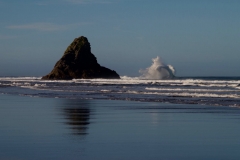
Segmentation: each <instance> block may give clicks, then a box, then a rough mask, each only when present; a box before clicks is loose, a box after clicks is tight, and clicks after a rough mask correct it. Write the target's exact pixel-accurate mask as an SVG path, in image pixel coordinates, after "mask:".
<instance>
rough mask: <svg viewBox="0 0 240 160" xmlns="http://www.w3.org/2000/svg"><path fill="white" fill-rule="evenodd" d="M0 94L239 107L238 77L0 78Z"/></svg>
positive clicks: (239, 87)
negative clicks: (168, 78)
mask: <svg viewBox="0 0 240 160" xmlns="http://www.w3.org/2000/svg"><path fill="white" fill-rule="evenodd" d="M0 93H1V94H13V95H25V96H31V97H52V98H70V99H105V100H130V101H142V102H163V103H176V104H202V105H214V106H229V107H240V77H183V78H174V79H170V80H154V79H152V80H151V79H144V78H141V77H140V78H139V77H127V76H122V77H121V79H110V80H109V79H73V80H67V81H65V80H41V77H0Z"/></svg>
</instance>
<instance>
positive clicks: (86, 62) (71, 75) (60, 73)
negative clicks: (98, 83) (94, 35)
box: [42, 36, 120, 80]
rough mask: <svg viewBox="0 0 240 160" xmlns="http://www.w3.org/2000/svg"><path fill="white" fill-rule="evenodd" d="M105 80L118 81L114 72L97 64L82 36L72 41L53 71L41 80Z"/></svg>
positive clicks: (88, 44)
mask: <svg viewBox="0 0 240 160" xmlns="http://www.w3.org/2000/svg"><path fill="white" fill-rule="evenodd" d="M81 78H84V79H91V78H106V79H119V78H120V76H119V75H118V74H117V73H116V72H115V71H114V70H110V69H108V68H106V67H103V66H101V65H99V64H98V62H97V58H96V57H95V56H94V55H93V54H92V53H91V47H90V43H89V42H88V39H87V38H86V37H84V36H81V37H79V38H76V39H74V41H73V42H72V43H71V44H70V45H69V46H68V47H67V49H66V51H65V52H64V54H63V56H62V58H61V59H60V60H59V61H58V62H57V63H56V64H55V66H54V68H53V70H52V71H51V72H50V73H49V74H48V75H46V76H43V77H42V79H50V80H51V79H52V80H58V79H59V80H60V79H62V80H69V79H81Z"/></svg>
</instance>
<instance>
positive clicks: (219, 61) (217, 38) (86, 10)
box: [0, 0, 240, 76]
mask: <svg viewBox="0 0 240 160" xmlns="http://www.w3.org/2000/svg"><path fill="white" fill-rule="evenodd" d="M239 16H240V1H239V0H24V1H19V0H11V1H9V0H0V19H1V21H0V76H42V75H45V74H47V73H49V72H50V71H51V70H52V68H53V66H54V65H55V63H56V62H57V60H59V59H60V58H61V56H62V55H63V53H64V51H65V49H66V48H67V46H68V45H69V44H70V43H71V42H72V41H73V39H74V38H76V37H79V36H81V35H83V36H86V37H87V38H88V40H89V42H90V43H91V47H92V53H93V54H95V56H96V57H97V59H98V62H99V63H100V64H101V65H103V66H105V67H108V68H110V69H114V70H116V71H117V72H118V73H119V74H120V75H128V76H138V75H139V73H138V71H139V69H144V68H146V67H148V66H150V65H151V63H152V61H151V59H152V58H154V57H156V56H160V57H161V58H162V59H163V60H164V62H165V63H166V64H171V65H173V66H174V67H175V68H176V70H177V76H240V63H239V60H240V18H239Z"/></svg>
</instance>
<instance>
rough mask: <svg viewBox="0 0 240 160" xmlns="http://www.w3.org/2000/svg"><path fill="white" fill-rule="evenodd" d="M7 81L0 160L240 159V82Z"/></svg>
mask: <svg viewBox="0 0 240 160" xmlns="http://www.w3.org/2000/svg"><path fill="white" fill-rule="evenodd" d="M121 78H122V79H120V80H106V79H73V80H70V81H64V80H61V81H60V80H58V81H46V80H41V79H40V77H1V78H0V160H23V159H24V160H32V159H34V160H41V159H44V160H48V159H49V160H50V159H51V160H53V159H57V160H65V159H71V160H77V159H81V160H91V159H94V160H95V159H96V160H102V159H106V160H112V159H114V160H118V159H119V160H120V159H126V160H127V159H129V160H145V159H149V160H159V159H160V160H169V159H170V160H178V159H194V160H201V159H205V160H212V159H231V160H238V159H240V153H239V148H240V136H239V135H240V118H239V117H240V108H239V106H240V105H239V104H240V103H239V100H240V99H239V96H240V94H239V84H240V78H238V77H184V78H176V79H172V80H146V79H140V78H137V77H121Z"/></svg>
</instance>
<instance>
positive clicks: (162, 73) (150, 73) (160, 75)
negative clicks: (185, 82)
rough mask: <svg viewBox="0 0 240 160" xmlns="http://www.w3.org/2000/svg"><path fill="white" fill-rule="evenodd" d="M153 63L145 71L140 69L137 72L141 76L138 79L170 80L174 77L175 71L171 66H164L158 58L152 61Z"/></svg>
mask: <svg viewBox="0 0 240 160" xmlns="http://www.w3.org/2000/svg"><path fill="white" fill-rule="evenodd" d="M152 61H153V63H152V65H151V66H150V67H148V68H146V69H143V70H142V69H141V70H139V72H140V73H141V74H142V75H141V76H140V78H143V79H172V78H173V77H175V73H176V71H175V69H174V67H173V66H172V65H166V64H164V62H163V61H162V60H161V58H160V57H158V56H157V57H156V58H153V59H152Z"/></svg>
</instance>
